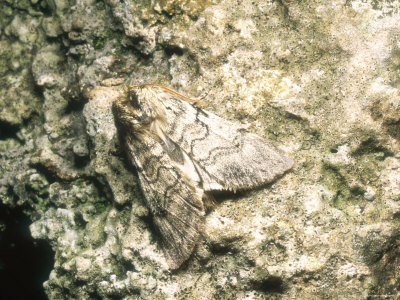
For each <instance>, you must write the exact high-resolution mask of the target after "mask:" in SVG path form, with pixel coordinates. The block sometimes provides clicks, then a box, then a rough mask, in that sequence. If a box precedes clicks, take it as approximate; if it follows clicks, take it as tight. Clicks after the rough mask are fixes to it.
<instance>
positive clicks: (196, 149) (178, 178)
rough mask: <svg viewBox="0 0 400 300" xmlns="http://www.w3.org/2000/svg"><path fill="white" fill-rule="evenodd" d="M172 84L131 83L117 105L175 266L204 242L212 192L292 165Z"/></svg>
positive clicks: (262, 180) (269, 177) (249, 183)
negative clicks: (167, 86)
mask: <svg viewBox="0 0 400 300" xmlns="http://www.w3.org/2000/svg"><path fill="white" fill-rule="evenodd" d="M190 102H191V101H189V99H188V98H187V97H185V96H182V95H180V94H178V93H176V92H174V91H171V90H169V89H167V88H165V87H162V86H159V85H154V84H146V85H139V86H130V87H129V88H128V89H127V91H126V93H125V94H124V96H122V97H120V98H118V99H117V100H116V101H115V102H114V103H113V114H114V118H115V122H116V125H117V128H118V132H119V136H120V139H121V141H122V144H123V146H124V148H125V150H126V152H127V156H128V158H129V160H130V162H131V163H132V165H134V166H135V167H136V168H137V170H138V175H139V179H140V183H141V187H142V190H143V193H144V196H145V201H146V204H147V206H148V208H149V210H150V212H151V214H152V215H153V222H154V224H155V226H156V228H157V230H158V231H159V234H160V239H161V246H162V249H163V251H164V254H165V257H166V259H167V263H168V265H169V266H170V268H171V269H176V268H179V266H180V265H181V264H182V263H183V262H184V261H185V260H187V259H188V257H189V256H190V255H191V253H192V252H193V249H194V247H195V246H196V243H197V241H198V239H199V236H200V232H201V230H202V226H203V223H204V213H205V208H206V206H207V205H208V204H209V202H210V193H212V192H213V191H222V190H229V191H236V190H244V189H251V188H254V187H257V186H260V185H263V184H266V183H268V182H271V181H273V180H275V179H276V178H278V177H279V176H281V175H282V174H283V173H284V172H285V171H287V170H288V169H290V168H291V167H292V164H293V162H292V160H291V159H290V158H289V157H288V156H287V155H286V154H285V153H283V152H282V151H280V150H278V149H276V148H275V147H273V146H272V145H270V144H268V143H267V142H265V141H264V140H263V139H262V138H260V137H259V136H257V135H254V134H251V133H249V132H247V131H245V130H244V129H242V128H240V127H238V126H236V125H235V124H234V123H231V122H229V121H226V120H224V119H222V118H220V117H218V116H216V115H214V114H212V113H210V112H208V111H206V110H203V109H200V108H198V107H196V106H194V105H193V104H191V103H190Z"/></svg>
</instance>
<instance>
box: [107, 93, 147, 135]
mask: <svg viewBox="0 0 400 300" xmlns="http://www.w3.org/2000/svg"><path fill="white" fill-rule="evenodd" d="M112 112H113V115H114V119H115V123H116V125H117V126H119V127H123V128H124V129H128V130H129V129H134V130H135V129H139V128H140V127H141V124H142V123H143V121H144V120H145V119H146V118H147V117H146V116H145V114H144V113H143V112H142V111H141V110H140V108H138V104H137V103H135V99H134V96H131V95H129V96H128V95H127V94H126V93H124V95H122V96H120V97H119V98H118V99H116V100H115V101H114V102H113V104H112Z"/></svg>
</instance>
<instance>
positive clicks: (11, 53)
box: [0, 0, 400, 299]
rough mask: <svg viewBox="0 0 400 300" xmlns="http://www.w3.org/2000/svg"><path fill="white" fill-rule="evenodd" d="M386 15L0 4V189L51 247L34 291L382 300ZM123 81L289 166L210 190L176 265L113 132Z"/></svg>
mask: <svg viewBox="0 0 400 300" xmlns="http://www.w3.org/2000/svg"><path fill="white" fill-rule="evenodd" d="M399 21H400V15H399V10H398V5H397V4H396V2H393V1H381V2H379V1H372V0H371V1H358V0H353V1H344V0H330V1H325V2H321V1H289V0H282V1H264V0H258V1H254V0H244V1H239V2H238V1H227V0H221V1H158V0H154V1H130V0H124V1H114V0H109V1H105V2H98V1H93V0H78V1H75V2H74V3H73V4H72V3H69V2H68V1H41V2H35V1H30V2H29V1H16V2H15V1H14V2H13V1H4V2H2V3H0V82H1V87H2V88H1V89H0V108H1V113H0V134H1V136H0V200H1V202H2V204H3V205H7V206H8V207H16V206H20V207H23V209H24V211H25V213H26V214H28V215H29V216H30V217H31V218H32V221H34V222H33V224H32V225H31V226H30V230H31V233H32V236H33V237H34V238H35V239H43V240H45V241H47V242H48V243H49V244H50V245H51V247H52V248H53V250H54V252H55V264H54V268H53V270H52V272H51V274H50V276H49V279H48V281H46V282H45V283H44V289H45V291H46V293H47V295H48V297H49V298H50V299H65V298H71V299H89V298H90V299H91V298H102V299H112V298H118V299H136V298H141V299H185V298H187V299H249V298H252V299H265V298H271V299H274V298H275V299H293V298H299V299H323V298H329V299H361V298H368V297H370V298H375V297H377V296H378V295H380V297H386V298H395V297H396V296H397V295H398V294H399V293H400V284H399V281H398V278H399V276H400V271H399V270H400V268H399V266H400V261H399V257H400V250H399V249H400V246H399V245H400V234H399V230H398V228H399V222H400V221H399V220H400V139H399V137H400V135H399V129H400V126H399V124H400V119H399V112H400V109H399V100H400V99H399V93H398V87H399V82H400V81H399V73H398V69H399V63H400V60H399V57H400V56H399V53H400V50H399V44H400V31H399V28H398V24H399ZM125 80H129V81H130V82H132V83H147V82H154V83H159V84H164V85H166V86H168V87H171V88H174V89H175V90H178V91H179V92H181V93H182V94H185V95H188V96H191V97H193V98H198V99H202V100H203V101H205V102H207V103H208V108H207V109H208V110H210V111H213V112H215V113H216V114H218V115H220V116H221V117H224V118H225V119H231V120H236V121H240V122H242V123H243V125H245V126H247V127H248V130H250V131H252V132H254V133H257V134H259V135H261V136H264V137H265V139H266V140H269V141H271V142H272V143H275V144H277V145H279V146H280V147H282V148H283V149H285V150H286V151H287V152H288V153H290V155H291V156H292V157H293V159H294V161H295V166H294V168H293V170H292V171H291V172H290V173H288V174H286V175H285V176H284V177H283V178H281V179H280V180H279V181H277V182H275V183H273V184H271V185H270V186H268V187H265V188H262V189H258V190H256V191H250V192H248V193H241V194H238V195H230V194H229V195H221V197H217V204H216V205H215V207H214V208H213V209H212V210H211V211H210V212H209V213H208V214H207V215H206V223H205V228H204V232H202V239H201V241H200V242H199V244H198V245H197V247H196V249H195V251H194V253H193V255H192V257H191V258H190V259H189V260H188V262H187V263H186V264H185V265H184V266H183V267H182V268H181V269H179V270H178V271H175V272H171V271H170V270H168V267H167V264H166V261H165V258H164V256H163V254H162V252H161V251H160V248H159V247H158V244H157V232H156V231H155V230H154V228H153V226H152V223H151V216H150V215H149V211H148V209H147V208H146V207H145V206H144V202H143V200H142V198H143V194H142V192H141V191H140V188H139V181H138V178H137V176H136V173H135V170H134V168H133V167H132V166H131V165H129V163H128V162H127V160H126V158H125V157H124V153H123V151H122V150H121V145H120V144H119V141H118V138H117V135H116V128H115V124H114V120H113V116H112V113H111V103H112V101H113V99H115V98H116V97H119V95H120V93H121V90H122V89H123V85H121V83H123V82H124V81H125Z"/></svg>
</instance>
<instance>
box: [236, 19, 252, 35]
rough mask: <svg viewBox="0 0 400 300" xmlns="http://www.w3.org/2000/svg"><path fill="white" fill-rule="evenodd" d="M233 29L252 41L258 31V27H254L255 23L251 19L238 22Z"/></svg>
mask: <svg viewBox="0 0 400 300" xmlns="http://www.w3.org/2000/svg"><path fill="white" fill-rule="evenodd" d="M233 27H234V28H235V30H237V31H238V32H240V36H241V37H242V38H245V39H250V38H252V33H253V32H255V31H257V29H256V26H255V25H254V23H253V21H252V20H250V19H247V20H243V19H240V20H237V21H236V22H235V23H234V24H233Z"/></svg>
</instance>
